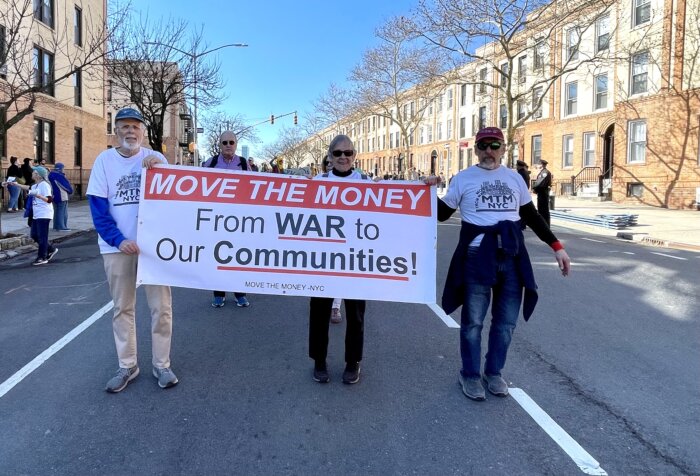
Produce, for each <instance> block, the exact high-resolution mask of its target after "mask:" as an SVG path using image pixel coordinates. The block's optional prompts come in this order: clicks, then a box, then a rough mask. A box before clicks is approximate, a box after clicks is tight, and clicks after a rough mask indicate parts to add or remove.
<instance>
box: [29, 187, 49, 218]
mask: <svg viewBox="0 0 700 476" xmlns="http://www.w3.org/2000/svg"><path fill="white" fill-rule="evenodd" d="M30 190H36V191H37V192H38V195H42V196H44V197H50V196H51V195H53V193H52V191H51V185H50V184H49V183H48V182H47V181H45V180H42V181H41V182H39V183H35V184H34V185H32V186H31V188H30ZM32 199H33V200H34V201H33V202H32V217H34V218H48V219H49V220H53V205H51V204H50V203H48V202H45V201H43V200H42V199H40V198H36V197H32Z"/></svg>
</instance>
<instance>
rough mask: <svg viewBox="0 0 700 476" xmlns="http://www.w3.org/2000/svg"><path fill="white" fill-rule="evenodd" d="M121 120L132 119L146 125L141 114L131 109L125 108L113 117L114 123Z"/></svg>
mask: <svg viewBox="0 0 700 476" xmlns="http://www.w3.org/2000/svg"><path fill="white" fill-rule="evenodd" d="M122 119H134V120H137V121H139V122H142V123H144V124H145V123H146V121H145V119H144V118H143V116H142V115H141V113H140V112H139V111H137V110H136V109H134V108H133V107H125V108H124V109H121V110H120V111H119V112H118V113H117V115H116V116H115V117H114V122H117V121H120V120H122Z"/></svg>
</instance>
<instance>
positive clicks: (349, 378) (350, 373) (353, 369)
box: [343, 362, 360, 385]
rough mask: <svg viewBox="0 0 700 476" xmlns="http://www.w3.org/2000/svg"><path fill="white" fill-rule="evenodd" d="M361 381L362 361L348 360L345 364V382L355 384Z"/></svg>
mask: <svg viewBox="0 0 700 476" xmlns="http://www.w3.org/2000/svg"><path fill="white" fill-rule="evenodd" d="M359 381H360V363H359V362H348V364H347V365H346V366H345V371H344V372H343V383H345V384H348V385H350V384H353V383H357V382H359Z"/></svg>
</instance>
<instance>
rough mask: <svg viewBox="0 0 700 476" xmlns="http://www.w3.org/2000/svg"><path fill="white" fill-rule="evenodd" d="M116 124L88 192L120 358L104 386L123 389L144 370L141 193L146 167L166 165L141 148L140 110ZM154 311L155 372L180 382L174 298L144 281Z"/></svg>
mask: <svg viewBox="0 0 700 476" xmlns="http://www.w3.org/2000/svg"><path fill="white" fill-rule="evenodd" d="M114 119H115V120H114V126H115V130H116V133H117V139H118V140H119V145H118V146H117V147H115V148H109V149H107V150H105V151H103V152H102V153H101V154H100V155H98V156H97V159H96V160H95V165H94V166H93V168H92V172H91V174H90V182H89V183H88V188H87V196H88V200H89V202H90V210H91V212H92V221H93V223H94V224H95V229H96V230H97V233H98V235H99V238H98V242H99V245H100V252H101V253H102V258H103V260H104V267H105V273H106V274H107V281H108V282H109V290H110V292H111V294H112V299H113V301H114V317H113V318H112V330H113V332H114V342H115V344H116V347H117V356H118V358H119V370H118V371H117V374H116V375H115V376H114V377H113V378H112V379H110V380H109V381H108V382H107V386H106V388H105V390H107V391H108V392H110V393H117V392H121V391H122V390H123V389H124V388H125V387H126V386H127V385H128V383H129V382H130V381H131V380H133V379H134V378H136V376H137V375H138V374H139V367H138V361H137V356H136V325H135V317H136V312H135V305H136V266H137V263H138V254H139V247H138V245H137V244H136V222H137V218H138V206H139V197H140V195H141V193H140V192H141V191H140V187H141V170H142V168H143V167H147V168H149V169H150V168H152V167H154V166H155V165H157V164H167V160H166V159H165V157H164V156H163V154H161V153H159V152H154V151H152V150H150V149H146V148H144V147H141V143H142V142H143V139H144V137H145V133H146V123H145V121H144V119H143V116H142V115H141V113H140V112H139V111H137V110H136V109H133V108H124V109H122V110H120V111H119V112H117V115H116V116H115V118H114ZM144 288H145V291H146V297H147V299H148V307H149V308H150V310H151V339H152V351H153V352H152V353H153V376H154V377H155V378H156V379H157V380H158V385H159V386H160V387H161V388H168V387H172V386H174V385H176V384H177V383H178V379H177V377H176V376H175V374H174V373H173V371H172V370H171V369H170V342H171V337H172V298H171V294H170V287H168V286H154V285H144Z"/></svg>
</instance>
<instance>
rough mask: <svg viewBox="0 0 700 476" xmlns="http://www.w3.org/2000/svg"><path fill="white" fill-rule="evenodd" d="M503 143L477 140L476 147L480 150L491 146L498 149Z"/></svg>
mask: <svg viewBox="0 0 700 476" xmlns="http://www.w3.org/2000/svg"><path fill="white" fill-rule="evenodd" d="M501 145H502V144H501V143H500V142H491V143H488V144H487V143H486V142H477V143H476V148H477V149H479V150H486V149H488V148H489V147H491V150H498V149H500V148H501Z"/></svg>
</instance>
